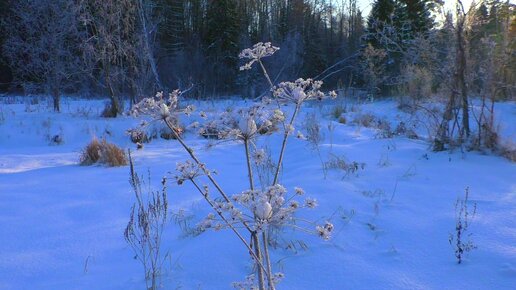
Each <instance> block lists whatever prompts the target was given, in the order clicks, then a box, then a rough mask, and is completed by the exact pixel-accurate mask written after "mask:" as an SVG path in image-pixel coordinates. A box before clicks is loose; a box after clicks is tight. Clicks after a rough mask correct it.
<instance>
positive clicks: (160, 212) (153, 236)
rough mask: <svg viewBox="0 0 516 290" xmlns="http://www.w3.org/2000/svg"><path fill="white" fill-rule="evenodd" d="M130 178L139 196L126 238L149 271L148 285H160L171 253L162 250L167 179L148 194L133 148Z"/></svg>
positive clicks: (128, 225)
mask: <svg viewBox="0 0 516 290" xmlns="http://www.w3.org/2000/svg"><path fill="white" fill-rule="evenodd" d="M129 165H130V178H129V182H130V183H131V187H132V189H133V192H134V195H135V197H136V202H135V203H134V204H133V207H132V208H131V215H130V217H129V222H128V224H127V226H126V228H125V231H124V237H125V240H126V242H127V243H128V244H129V245H130V246H131V248H132V249H133V251H134V254H135V259H137V260H138V261H139V262H140V263H141V264H142V267H143V270H144V273H145V284H146V286H147V289H150V290H156V289H158V288H159V286H160V285H159V284H160V281H159V279H160V276H161V273H162V271H163V265H164V263H165V260H166V258H167V257H168V256H169V253H168V252H167V251H163V250H162V236H163V230H164V228H165V225H166V224H167V221H168V198H167V187H166V179H165V178H163V180H162V182H161V185H162V189H161V191H153V190H151V189H150V174H149V184H148V186H149V188H148V189H147V193H146V194H144V191H143V190H142V181H141V180H140V177H139V176H138V174H137V173H136V172H135V170H134V165H133V161H132V158H131V154H130V152H129Z"/></svg>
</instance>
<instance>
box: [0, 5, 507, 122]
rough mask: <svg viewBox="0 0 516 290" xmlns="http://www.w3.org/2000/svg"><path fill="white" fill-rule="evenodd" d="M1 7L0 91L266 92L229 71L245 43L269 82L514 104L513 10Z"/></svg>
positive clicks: (115, 101)
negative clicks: (266, 49) (268, 53)
mask: <svg viewBox="0 0 516 290" xmlns="http://www.w3.org/2000/svg"><path fill="white" fill-rule="evenodd" d="M371 7H372V8H371V11H370V13H369V15H363V13H362V11H361V10H360V9H359V8H358V6H357V2H356V0H341V1H338V0H52V1H41V0H0V17H1V22H0V29H1V33H0V47H1V50H0V89H1V90H3V91H15V92H22V93H26V94H32V93H46V94H49V95H51V96H52V97H53V98H54V109H55V110H56V111H59V109H60V107H59V99H60V96H61V95H63V94H81V95H83V96H92V95H98V96H107V97H109V98H110V99H111V113H112V115H114V116H116V114H117V113H119V112H120V111H121V109H122V108H121V107H120V106H121V105H120V100H121V99H123V98H128V99H130V100H132V101H136V100H138V99H140V98H141V97H143V96H148V95H151V94H153V93H154V92H155V91H158V90H171V89H175V88H180V89H182V90H188V94H190V95H191V96H194V97H207V96H219V95H233V94H235V95H236V94H237V95H242V96H245V97H251V98H255V97H258V96H260V95H261V94H263V93H264V92H267V91H268V84H267V82H266V80H265V79H263V77H260V75H259V71H258V70H257V69H254V70H250V71H244V72H240V71H239V66H240V65H241V64H242V62H241V61H240V60H239V58H238V54H239V52H240V51H241V50H242V49H243V48H246V47H250V46H252V45H253V44H254V43H256V42H260V41H263V42H269V41H270V42H272V44H273V45H275V46H278V47H280V48H281V50H280V51H279V52H278V53H277V56H276V57H275V58H274V61H273V62H267V63H266V65H267V67H268V69H269V71H270V72H271V77H272V78H273V79H274V80H275V81H281V80H291V79H295V78H298V77H305V78H306V77H314V78H317V79H319V80H324V81H325V85H326V86H327V87H328V88H332V89H333V88H336V89H341V90H344V89H345V88H349V87H358V88H362V89H363V90H365V91H367V92H368V94H369V95H371V96H379V95H394V94H400V95H401V94H403V95H410V96H412V97H414V98H424V97H426V96H428V95H430V94H433V93H437V92H443V91H446V92H451V93H454V94H455V93H457V94H467V95H474V94H487V93H489V94H491V95H495V96H497V97H502V98H511V97H513V96H512V95H513V90H514V83H515V52H514V51H515V50H514V48H515V41H514V39H515V36H516V17H515V15H516V14H515V9H514V8H515V6H514V5H513V4H510V3H509V2H508V1H499V0H495V1H484V2H480V3H477V4H474V5H472V8H470V9H465V8H464V7H463V6H462V3H461V2H460V1H457V2H456V3H455V7H456V9H454V11H448V12H443V3H442V1H439V0H376V1H374V2H372V4H371Z"/></svg>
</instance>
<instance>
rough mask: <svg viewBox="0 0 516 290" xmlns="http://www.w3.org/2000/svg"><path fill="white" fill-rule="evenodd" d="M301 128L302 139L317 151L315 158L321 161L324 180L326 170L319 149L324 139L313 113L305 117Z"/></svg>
mask: <svg viewBox="0 0 516 290" xmlns="http://www.w3.org/2000/svg"><path fill="white" fill-rule="evenodd" d="M303 127H304V131H305V132H306V134H305V135H304V137H305V139H306V140H307V141H308V143H309V144H310V146H311V147H312V149H313V150H315V151H317V156H319V160H320V161H321V165H322V169H323V174H324V178H325V179H326V176H327V169H326V167H325V166H324V161H323V158H322V155H321V149H320V144H321V141H322V140H323V138H324V134H323V133H322V132H321V125H320V124H319V120H317V116H316V115H315V113H312V114H309V115H307V116H306V117H305V120H304V122H303Z"/></svg>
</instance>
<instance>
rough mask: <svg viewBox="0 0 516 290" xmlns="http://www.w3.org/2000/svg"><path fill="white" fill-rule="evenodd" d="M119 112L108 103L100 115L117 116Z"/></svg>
mask: <svg viewBox="0 0 516 290" xmlns="http://www.w3.org/2000/svg"><path fill="white" fill-rule="evenodd" d="M117 114H118V110H117V109H116V108H115V107H113V106H112V104H111V103H106V104H105V105H104V109H103V110H102V112H101V113H100V116H101V117H103V118H116V116H117Z"/></svg>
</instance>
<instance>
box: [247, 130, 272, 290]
mask: <svg viewBox="0 0 516 290" xmlns="http://www.w3.org/2000/svg"><path fill="white" fill-rule="evenodd" d="M244 146H245V156H246V160H247V172H248V175H249V186H250V187H251V190H254V181H253V169H252V166H251V155H250V153H249V139H248V138H245V139H244ZM251 237H252V240H253V243H254V246H255V249H256V256H258V257H259V258H260V259H261V258H262V255H261V251H260V241H259V238H258V235H257V233H256V232H253V233H251ZM262 242H263V252H264V256H265V265H266V267H267V271H266V272H267V284H269V289H271V290H274V282H273V281H272V269H271V263H270V257H269V249H268V248H267V235H266V234H265V231H264V232H262ZM261 272H262V269H260V268H259V269H258V282H259V284H260V285H261V286H260V287H263V284H264V281H263V273H261Z"/></svg>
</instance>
